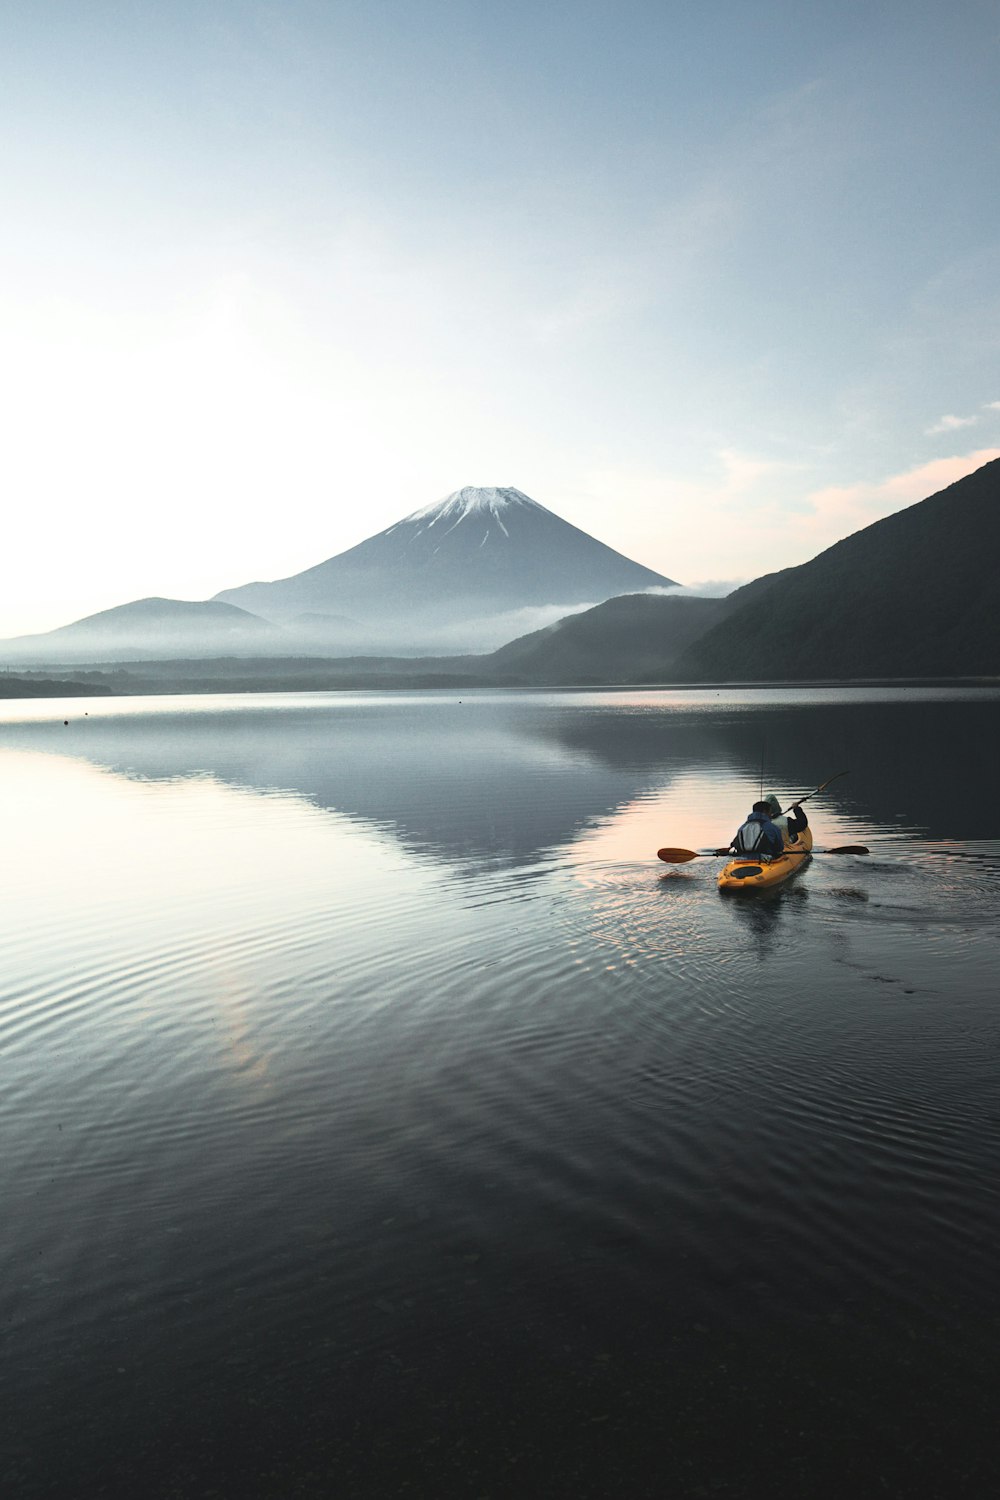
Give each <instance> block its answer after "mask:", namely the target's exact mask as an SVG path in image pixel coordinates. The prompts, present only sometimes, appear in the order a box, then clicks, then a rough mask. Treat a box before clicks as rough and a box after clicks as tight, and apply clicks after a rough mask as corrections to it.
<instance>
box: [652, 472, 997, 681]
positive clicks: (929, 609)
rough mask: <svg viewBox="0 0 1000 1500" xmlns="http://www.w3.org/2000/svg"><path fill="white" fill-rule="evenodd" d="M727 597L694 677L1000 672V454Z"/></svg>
mask: <svg viewBox="0 0 1000 1500" xmlns="http://www.w3.org/2000/svg"><path fill="white" fill-rule="evenodd" d="M726 603H727V606H728V608H727V610H726V611H725V616H724V618H723V619H722V620H721V621H720V622H719V623H717V624H715V625H714V626H712V628H711V629H709V630H708V631H706V633H705V634H704V635H703V636H702V637H701V639H700V640H697V641H695V642H693V643H692V645H691V646H690V647H689V648H688V649H687V650H686V651H685V652H684V654H683V655H682V657H681V658H680V661H679V662H678V672H679V673H680V674H681V675H682V676H683V677H684V678H685V679H687V680H701V681H720V680H725V681H734V682H746V681H775V680H779V679H786V680H789V681H796V680H799V679H803V678H817V677H819V678H856V677H975V676H994V675H1000V626H998V620H1000V459H994V460H993V461H992V462H991V463H988V464H985V465H984V466H983V467H982V468H981V469H977V470H976V471H975V472H974V473H972V474H968V475H966V477H965V478H964V479H959V480H958V481H957V482H956V483H955V484H952V485H949V486H948V488H947V489H944V490H941V491H939V492H938V493H937V494H935V495H931V496H930V497H929V498H928V499H926V500H921V501H919V502H918V503H917V504H916V505H911V506H908V507H907V508H906V509H905V510H901V511H897V512H896V513H895V515H891V516H886V517H885V518H884V519H883V520H880V521H875V522H874V523H873V524H872V525H871V526H866V527H865V528H864V529H863V530H862V531H857V532H855V533H854V534H853V536H849V537H846V538H845V539H844V540H843V541H841V542H837V543H836V544H835V545H834V546H832V547H828V548H827V550H826V551H825V552H821V553H820V554H819V556H818V557H814V558H813V559H812V561H811V562H807V563H803V564H802V565H801V566H800V567H797V568H786V569H784V570H783V571H782V572H780V573H774V574H771V575H769V576H768V577H765V578H758V579H755V580H754V582H753V583H750V584H747V585H746V586H745V587H744V588H742V589H738V590H737V591H736V592H735V593H733V594H731V595H730V597H729V599H728V600H727V601H726Z"/></svg>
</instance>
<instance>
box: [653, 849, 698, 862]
mask: <svg viewBox="0 0 1000 1500" xmlns="http://www.w3.org/2000/svg"><path fill="white" fill-rule="evenodd" d="M656 857H657V859H662V860H663V863H664V864H665V865H686V864H687V862H688V860H689V859H697V858H698V854H697V851H696V850H694V849H657V851H656Z"/></svg>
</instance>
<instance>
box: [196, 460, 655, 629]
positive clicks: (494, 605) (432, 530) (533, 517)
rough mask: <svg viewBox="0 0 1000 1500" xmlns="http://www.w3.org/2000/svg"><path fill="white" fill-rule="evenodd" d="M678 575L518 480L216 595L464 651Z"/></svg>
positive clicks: (260, 610) (428, 509) (444, 503)
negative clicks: (620, 546)
mask: <svg viewBox="0 0 1000 1500" xmlns="http://www.w3.org/2000/svg"><path fill="white" fill-rule="evenodd" d="M672 582H673V580H671V579H669V578H665V577H664V576H663V574H661V573H655V572H653V570H652V569H651V568H646V567H643V566H642V564H640V563H636V562H633V561H632V560H631V559H630V558H627V557H624V556H623V555H622V554H621V553H620V552H616V551H615V550H614V549H613V548H611V547H608V546H605V544H604V543H603V542H599V541H597V540H596V539H595V538H594V537H592V536H588V535H587V533H586V532H584V531H581V530H580V529H579V528H578V527H576V526H572V525H571V524H570V523H569V522H568V521H564V520H562V519H561V518H560V517H559V516H557V515H555V514H554V512H552V511H551V510H547V509H546V507H545V506H544V505H540V504H539V503H538V501H537V500H532V499H531V498H530V497H529V496H528V495H525V494H523V493H522V492H521V491H520V490H516V489H511V488H500V487H495V486H484V487H476V486H471V485H470V486H466V487H465V488H464V489H460V490H456V491H455V492H454V493H453V494H451V495H448V496H446V497H445V499H444V500H441V501H439V502H437V503H436V504H434V505H428V506H425V507H423V508H422V509H420V510H416V511H413V512H412V513H411V514H410V515H408V516H406V517H404V519H403V520H401V521H397V522H396V524H395V525H393V526H389V527H388V528H387V529H386V530H385V531H381V532H379V533H378V534H377V535H376V536H372V537H369V538H368V539H367V540H366V541H363V542H360V543H359V544H358V545H357V546H356V547H351V548H350V549H349V550H348V551H347V552H341V553H339V554H338V555H337V556H336V557H331V558H328V559H327V560H326V561H325V562H322V563H319V564H318V565H317V566H316V567H313V568H307V569H306V570H305V572H302V573H297V574H295V575H294V576H293V577H291V578H281V579H278V580H276V581H275V582H273V583H248V584H244V585H243V586H242V587H240V588H232V589H225V590H223V591H222V592H221V593H219V594H216V596H215V598H216V600H217V601H221V602H225V603H228V604H236V605H238V606H239V607H240V608H241V609H247V610H250V611H251V612H252V613H254V614H257V615H261V616H262V617H263V618H265V619H269V620H273V621H275V622H277V623H282V624H287V623H289V622H292V621H294V620H295V619H296V618H297V617H299V616H301V615H303V614H307V613H308V614H317V613H320V614H324V613H327V614H329V613H337V614H347V615H349V616H350V617H351V618H352V619H353V620H356V621H359V622H364V624H365V625H366V626H368V627H370V628H371V629H372V630H373V632H374V634H375V636H376V637H377V638H378V640H379V644H380V646H382V647H383V648H384V646H385V644H386V642H387V640H389V639H391V638H396V639H397V640H398V643H399V644H401V645H403V644H407V643H409V644H411V646H413V645H417V644H419V645H421V646H426V645H430V644H434V645H437V646H443V645H448V646H450V647H452V648H454V649H461V648H462V647H463V645H468V646H469V647H472V646H476V647H480V648H482V647H483V646H486V645H488V644H489V642H490V639H491V638H492V644H494V645H499V644H501V642H502V641H503V640H508V639H510V638H511V636H513V635H516V634H519V633H521V632H522V631H523V630H524V629H526V628H530V625H531V623H534V621H533V620H532V618H531V614H532V612H534V611H539V610H544V609H545V607H547V606H550V607H552V608H553V609H556V608H557V607H558V611H559V612H561V613H566V611H567V609H573V608H574V607H576V606H580V607H582V606H584V605H591V604H596V603H599V602H601V601H602V600H604V599H610V598H611V597H612V596H613V595H615V594H624V593H636V592H639V591H641V590H643V589H649V588H656V587H660V588H663V587H670V586H671V584H672ZM538 623H541V621H540V620H539V621H538ZM414 633H416V634H414Z"/></svg>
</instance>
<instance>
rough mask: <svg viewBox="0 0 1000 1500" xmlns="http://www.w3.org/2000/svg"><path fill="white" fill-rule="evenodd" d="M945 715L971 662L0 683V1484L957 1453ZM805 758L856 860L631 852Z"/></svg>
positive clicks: (963, 1135)
mask: <svg viewBox="0 0 1000 1500" xmlns="http://www.w3.org/2000/svg"><path fill="white" fill-rule="evenodd" d="M64 721H68V722H64ZM998 743H1000V692H997V691H996V690H988V689H982V690H975V689H968V690H952V689H925V690H912V691H904V690H901V689H897V690H892V689H880V690H874V689H871V690H865V689H860V688H855V689H847V688H845V689H815V690H811V689H809V690H807V689H800V690H793V689H789V690H774V691H770V692H767V693H765V692H762V691H757V692H749V691H733V690H729V691H722V692H717V691H715V690H711V691H708V690H706V691H685V692H654V691H650V692H635V693H626V692H607V693H507V694H504V693H490V692H482V693H463V694H461V695H459V694H457V693H413V694H394V695H390V694H378V693H358V694H315V695H301V696H299V695H273V696H270V695H268V696H257V697H253V696H246V697H236V696H230V697H224V696H220V697H199V698H155V699H154V698H146V699H119V700H113V699H94V700H87V701H85V700H80V699H76V700H72V702H68V703H56V702H49V703H39V702H31V703H25V702H8V703H3V704H0V767H2V772H3V779H2V788H3V794H2V820H0V828H2V834H3V854H4V858H3V863H2V868H0V882H2V911H3V922H4V962H3V973H2V982H0V1064H2V1069H3V1080H4V1088H3V1092H2V1102H0V1126H2V1138H3V1152H2V1158H0V1187H2V1202H3V1205H4V1216H3V1222H2V1226H0V1246H2V1258H3V1266H4V1276H3V1280H2V1283H0V1287H2V1297H0V1300H2V1309H0V1315H2V1323H0V1326H2V1328H3V1330H4V1340H3V1359H2V1364H0V1396H2V1412H3V1416H2V1418H0V1421H2V1424H3V1431H4V1442H3V1445H2V1454H0V1476H2V1478H3V1493H4V1494H5V1495H10V1496H18V1497H20V1496H42V1495H51V1496H62V1495H66V1496H77V1495H79V1494H81V1493H84V1492H85V1491H86V1492H89V1493H93V1494H101V1495H111V1496H119V1495H120V1496H137V1495H146V1496H163V1497H168V1496H169V1497H177V1496H181V1497H187V1496H202V1495H206V1496H207V1495H214V1496H226V1497H230V1496H231V1497H234V1500H235V1497H258V1496H261V1497H263V1496H266V1497H272V1496H273V1497H275V1500H278V1497H284V1496H290V1495H308V1496H313V1495H315V1496H319V1495H329V1496H335V1497H338V1500H339V1497H350V1496H379V1497H380V1496H390V1495H397V1494H399V1495H403V1494H405V1495H407V1496H427V1497H436V1496H451V1495H455V1496H469V1497H473V1500H474V1497H493V1500H496V1497H500V1496H513V1495H532V1496H534V1495H537V1496H573V1497H577V1496H580V1497H583V1496H603V1495H608V1496H612V1495H614V1496H627V1497H631V1496H647V1495H648V1496H656V1497H660V1496H665V1495H680V1496H684V1497H687V1496H700V1495H712V1496H714V1495H717V1494H718V1495H732V1496H739V1495H745V1494H749V1493H751V1492H756V1493H761V1494H767V1495H769V1496H771V1497H774V1496H778V1495H788V1496H793V1495H794V1496H810V1497H812V1496H828V1495H829V1496H838V1497H841V1500H842V1497H843V1496H844V1495H845V1494H849V1493H854V1494H859V1495H880V1496H881V1495H887V1496H906V1497H911V1496H913V1495H914V1494H917V1493H919V1494H921V1495H942V1496H955V1495H970V1496H972V1495H976V1496H981V1495H985V1494H987V1493H991V1492H992V1491H993V1490H994V1489H995V1487H996V1484H997V1481H998V1478H1000V1469H998V1452H1000V1448H998V1442H997V1432H996V1413H995V1391H996V1383H997V1379H998V1375H1000V1360H998V1355H997V1343H998V1335H1000V1300H998V1294H997V1282H998V1253H1000V1087H998V1073H1000V1007H998V994H997V992H998V985H997V963H996V941H997V933H998V916H1000V793H998V790H997V781H996V764H997V752H996V747H997V744H998ZM841 770H848V771H849V773H850V774H849V775H847V776H844V777H842V778H840V779H839V780H837V781H836V782H835V783H834V784H833V785H832V786H831V787H830V788H829V790H828V791H827V792H825V793H824V794H822V795H821V796H819V797H816V798H814V799H813V800H812V801H810V802H809V803H807V804H806V807H807V811H808V812H809V813H810V821H811V824H812V827H813V830H814V834H815V840H816V847H817V849H824V848H829V847H834V846H837V845H841V844H847V843H851V844H854V843H859V842H860V843H864V844H866V845H867V846H868V847H869V848H870V851H871V852H870V854H869V855H868V856H867V857H862V856H853V855H849V856H843V855H841V856H837V855H826V856H824V855H822V854H817V855H816V857H814V858H813V859H812V860H810V861H809V862H808V864H807V866H806V867H805V868H804V869H803V870H802V871H801V873H800V874H799V875H798V876H797V877H796V878H795V879H794V880H793V881H791V882H789V884H788V885H786V886H784V887H783V888H781V889H780V890H779V891H776V892H771V893H754V894H751V895H749V896H743V895H736V896H725V895H723V894H721V893H720V892H719V891H718V890H717V888H716V884H715V875H716V873H717V870H718V868H719V865H720V861H719V860H717V859H712V858H708V857H706V858H700V859H697V860H694V861H692V862H690V863H688V864H685V865H682V866H676V867H671V868H668V867H666V866H665V865H663V864H661V863H659V862H658V861H657V859H656V857H655V853H656V850H657V848H658V847H659V846H661V845H663V844H671V845H683V846H687V847H689V848H691V849H696V850H697V849H702V848H711V847H712V846H714V845H716V844H718V843H725V842H726V841H727V840H728V839H729V838H730V837H731V835H732V833H733V832H734V831H735V829H736V827H737V826H738V824H739V823H740V822H741V821H742V819H743V817H744V816H745V815H746V813H747V812H748V811H749V807H750V804H751V802H752V801H754V800H755V799H756V797H757V796H758V795H759V793H760V788H761V783H762V780H763V783H764V790H765V791H768V790H774V791H775V792H777V793H778V794H779V796H781V797H782V798H783V799H788V798H789V797H790V796H791V794H793V793H802V792H804V791H808V790H809V789H810V788H812V787H815V786H817V785H818V784H819V783H820V782H822V781H824V780H826V778H828V777H830V776H832V775H833V774H834V773H835V772H838V771H841Z"/></svg>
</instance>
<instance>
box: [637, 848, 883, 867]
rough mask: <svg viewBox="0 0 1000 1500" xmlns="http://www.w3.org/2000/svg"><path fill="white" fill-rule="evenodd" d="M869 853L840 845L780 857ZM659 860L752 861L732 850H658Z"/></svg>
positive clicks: (789, 851) (679, 862)
mask: <svg viewBox="0 0 1000 1500" xmlns="http://www.w3.org/2000/svg"><path fill="white" fill-rule="evenodd" d="M868 852H869V850H868V848H867V846H866V845H865V844H840V845H839V846H838V847H837V848H836V849H786V850H785V853H784V854H780V855H779V856H778V858H779V859H784V858H785V855H792V854H867V853H868ZM656 857H657V859H662V860H663V863H664V864H666V865H686V864H687V862H688V860H689V859H720V858H723V857H725V858H727V859H751V858H752V856H751V855H749V854H743V855H735V854H734V853H733V851H732V849H657V851H656Z"/></svg>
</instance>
